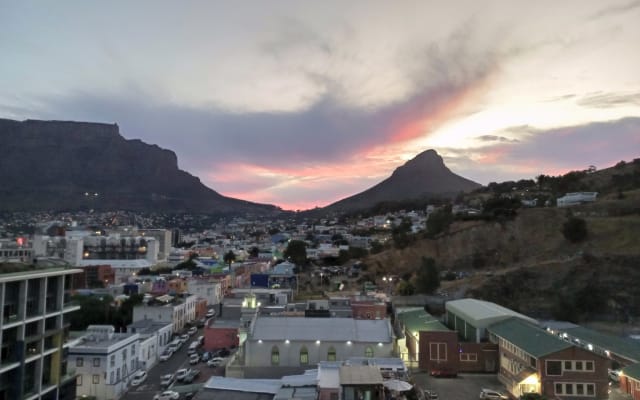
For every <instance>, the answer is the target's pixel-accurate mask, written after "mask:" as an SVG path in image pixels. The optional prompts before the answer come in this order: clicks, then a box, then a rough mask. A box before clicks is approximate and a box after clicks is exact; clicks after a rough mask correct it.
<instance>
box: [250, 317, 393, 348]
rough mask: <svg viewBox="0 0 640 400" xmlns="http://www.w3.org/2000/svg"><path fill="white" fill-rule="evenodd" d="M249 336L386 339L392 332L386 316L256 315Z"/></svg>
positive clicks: (356, 339) (302, 339)
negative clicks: (362, 317) (354, 317)
mask: <svg viewBox="0 0 640 400" xmlns="http://www.w3.org/2000/svg"><path fill="white" fill-rule="evenodd" d="M251 338H252V340H278V341H280V340H285V339H289V340H300V341H311V340H321V341H335V342H338V341H347V340H353V341H355V342H372V343H376V342H381V343H389V342H391V340H392V332H391V325H390V324H389V321H388V320H386V319H379V320H368V319H353V318H304V317H258V319H257V320H256V322H255V324H254V328H253V334H252V336H251Z"/></svg>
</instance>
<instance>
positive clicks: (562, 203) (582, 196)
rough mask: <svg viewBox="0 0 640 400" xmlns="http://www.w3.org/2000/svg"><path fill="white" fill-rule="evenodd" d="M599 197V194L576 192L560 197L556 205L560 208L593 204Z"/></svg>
mask: <svg viewBox="0 0 640 400" xmlns="http://www.w3.org/2000/svg"><path fill="white" fill-rule="evenodd" d="M597 197H598V192H574V193H567V194H565V195H564V196H562V197H558V199H557V200H556V203H557V205H558V207H571V206H575V205H579V204H583V203H593V202H594V201H596V198H597Z"/></svg>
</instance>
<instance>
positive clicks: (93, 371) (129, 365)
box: [69, 325, 140, 400]
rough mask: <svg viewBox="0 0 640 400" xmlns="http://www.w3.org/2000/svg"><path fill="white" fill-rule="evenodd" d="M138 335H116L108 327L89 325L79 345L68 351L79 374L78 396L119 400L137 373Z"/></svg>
mask: <svg viewBox="0 0 640 400" xmlns="http://www.w3.org/2000/svg"><path fill="white" fill-rule="evenodd" d="M139 337H140V336H139V335H138V334H137V333H115V330H114V328H113V326H111V325H90V326H89V327H88V328H87V335H86V336H84V338H83V339H82V340H81V341H80V343H79V344H77V345H74V346H72V347H70V348H69V363H70V364H71V365H73V366H75V369H76V373H77V374H78V377H77V381H76V390H77V394H78V396H87V397H95V398H96V399H98V400H102V399H105V400H106V399H118V398H120V396H122V395H123V394H124V392H125V391H126V390H127V387H128V385H129V382H130V381H131V379H133V375H134V374H135V372H136V371H137V370H138V368H139V365H138V353H137V351H138V350H139V347H138V339H139Z"/></svg>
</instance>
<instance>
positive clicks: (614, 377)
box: [608, 369, 620, 382]
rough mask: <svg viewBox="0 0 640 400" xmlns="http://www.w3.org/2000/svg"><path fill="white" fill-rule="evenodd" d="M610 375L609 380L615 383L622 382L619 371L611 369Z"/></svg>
mask: <svg viewBox="0 0 640 400" xmlns="http://www.w3.org/2000/svg"><path fill="white" fill-rule="evenodd" d="M608 373H609V379H611V380H612V381H614V382H620V371H619V370H617V369H609V370H608Z"/></svg>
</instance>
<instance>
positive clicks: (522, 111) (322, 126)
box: [0, 0, 640, 209]
mask: <svg viewBox="0 0 640 400" xmlns="http://www.w3.org/2000/svg"><path fill="white" fill-rule="evenodd" d="M638 21H640V0H634V1H629V0H621V1H601V0H598V1H587V0H574V1H570V0H567V1H561V2H558V1H556V0H553V1H515V0H513V1H512V0H503V1H490V0H487V1H477V0H469V1H447V2H443V1H415V2H412V1H386V2H377V1H369V0H367V1H326V0H324V1H318V2H311V1H245V2H238V1H228V2H224V1H180V2H176V1H171V2H170V1H166V2H165V1H155V0H154V1H107V2H87V1H80V0H78V1H64V0H63V1H59V2H45V1H41V2H34V1H20V2H10V1H4V0H0V118H11V119H19V120H22V119H58V120H76V121H92V122H108V123H113V122H116V123H118V125H119V126H120V133H121V134H122V135H123V136H124V137H125V138H128V139H135V138H139V139H142V140H143V141H145V142H147V143H151V144H157V145H159V146H161V147H163V148H167V149H170V150H173V151H175V152H176V154H177V156H178V162H179V167H180V168H181V169H183V170H186V171H188V172H190V173H191V174H193V175H196V176H198V177H200V179H201V180H202V181H203V182H204V183H205V184H206V185H207V186H209V187H211V188H212V189H214V190H216V191H218V192H219V193H221V194H224V195H227V196H232V197H237V198H241V199H245V200H251V201H256V202H261V203H271V204H276V205H278V206H281V207H283V208H285V209H307V208H311V207H315V206H324V205H328V204H330V203H332V202H334V201H337V200H339V199H341V198H344V197H347V196H350V195H352V194H355V193H358V192H360V191H362V190H364V189H367V188H368V187H370V186H372V185H374V184H375V183H377V182H379V181H381V180H382V179H384V178H386V177H387V176H389V175H390V174H391V172H392V171H393V170H394V169H395V168H396V167H398V166H400V165H402V164H403V163H404V162H405V161H407V160H409V159H411V158H413V157H414V156H415V155H417V154H418V153H420V152H422V151H424V150H427V149H431V148H433V149H435V150H437V151H438V153H439V154H440V155H442V156H443V157H444V159H445V163H446V164H447V166H448V167H449V168H450V169H451V170H452V171H453V172H455V173H457V174H459V175H462V176H464V177H466V178H469V179H472V180H475V181H477V182H479V183H483V184H486V183H488V182H490V181H498V182H499V181H504V180H509V179H522V178H527V179H529V178H533V177H535V176H536V175H539V174H541V173H545V174H560V173H564V172H566V171H569V170H574V169H586V168H587V167H588V166H589V165H595V166H597V167H599V168H604V167H607V166H611V165H613V164H615V163H616V162H618V161H620V160H627V161H628V160H631V159H633V158H637V157H640V23H639V22H638Z"/></svg>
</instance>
